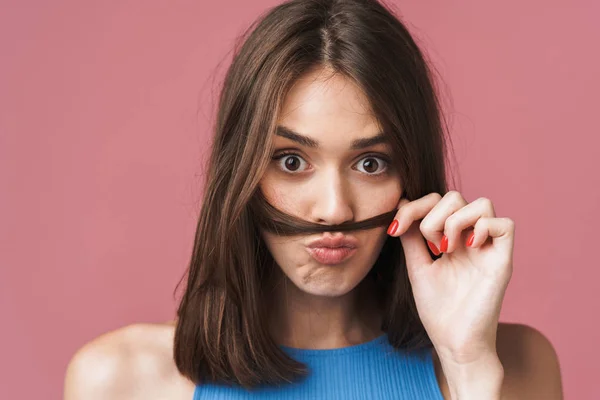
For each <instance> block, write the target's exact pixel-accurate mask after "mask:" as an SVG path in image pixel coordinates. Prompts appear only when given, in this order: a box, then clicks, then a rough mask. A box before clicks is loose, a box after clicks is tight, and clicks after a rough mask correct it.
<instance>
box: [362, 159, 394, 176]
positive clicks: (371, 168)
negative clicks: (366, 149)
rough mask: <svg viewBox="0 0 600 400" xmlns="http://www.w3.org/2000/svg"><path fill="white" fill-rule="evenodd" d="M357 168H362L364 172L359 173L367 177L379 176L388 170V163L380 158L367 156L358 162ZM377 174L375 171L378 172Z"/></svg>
mask: <svg viewBox="0 0 600 400" xmlns="http://www.w3.org/2000/svg"><path fill="white" fill-rule="evenodd" d="M357 165H358V166H359V167H360V166H362V167H363V168H364V171H361V172H363V173H365V174H368V175H380V174H382V173H384V172H385V171H386V170H387V168H388V162H387V161H386V160H384V159H383V158H381V157H375V156H367V157H365V158H363V159H362V160H360V161H359V162H358V164H357ZM379 169H380V171H379V172H377V170H379Z"/></svg>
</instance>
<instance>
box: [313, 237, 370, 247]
mask: <svg viewBox="0 0 600 400" xmlns="http://www.w3.org/2000/svg"><path fill="white" fill-rule="evenodd" d="M357 244H358V242H357V240H356V239H355V238H353V237H352V236H344V235H341V236H331V235H329V236H324V237H321V238H319V239H316V240H313V241H312V242H310V244H309V245H308V246H307V247H308V248H311V249H312V248H315V247H330V248H336V247H350V248H355V247H356V246H357Z"/></svg>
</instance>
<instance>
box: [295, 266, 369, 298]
mask: <svg viewBox="0 0 600 400" xmlns="http://www.w3.org/2000/svg"><path fill="white" fill-rule="evenodd" d="M337 268H343V267H341V266H338V267H336V266H327V267H322V266H321V267H317V268H310V270H309V271H305V273H304V274H298V275H296V276H289V275H288V278H290V280H291V281H292V282H293V283H294V285H295V286H296V287H297V288H298V289H299V290H301V291H302V292H304V293H308V294H311V295H314V296H323V297H340V296H344V295H346V294H348V293H349V292H351V291H352V290H353V289H354V288H356V287H357V286H358V284H359V283H360V282H361V281H362V279H363V278H364V275H366V273H365V274H362V273H357V272H358V271H353V273H349V272H351V271H347V270H343V269H342V270H336V269H337ZM367 272H368V271H367Z"/></svg>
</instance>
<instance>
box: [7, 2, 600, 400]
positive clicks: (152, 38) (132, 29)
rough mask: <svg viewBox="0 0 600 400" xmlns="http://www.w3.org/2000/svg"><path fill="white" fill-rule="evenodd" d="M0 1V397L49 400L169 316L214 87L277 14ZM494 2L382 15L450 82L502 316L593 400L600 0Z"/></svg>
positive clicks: (250, 8) (415, 5) (217, 5)
mask: <svg viewBox="0 0 600 400" xmlns="http://www.w3.org/2000/svg"><path fill="white" fill-rule="evenodd" d="M2 3H3V4H2V7H1V8H2V10H3V11H2V12H1V13H0V43H1V47H0V49H1V51H2V62H0V179H1V181H0V183H1V191H0V268H1V269H0V300H1V301H0V313H1V315H2V321H3V324H2V325H3V327H2V330H1V332H2V333H1V335H2V337H1V340H0V354H1V355H2V356H1V357H0V397H1V398H4V399H34V398H39V399H42V398H44V399H46V398H47V399H58V398H60V397H61V393H62V389H63V377H64V372H65V367H66V365H67V362H68V360H69V359H70V357H71V356H72V355H73V353H74V352H75V350H76V349H77V348H79V347H80V346H81V345H83V344H84V343H85V342H87V341H89V340H90V339H92V338H93V337H95V336H97V335H99V334H101V333H103V332H106V331H108V330H111V329H114V328H117V327H120V326H123V325H127V324H131V323H135V322H162V321H166V320H169V319H171V318H173V316H174V310H175V304H176V303H175V300H174V297H173V290H174V288H175V285H176V283H177V282H178V280H179V278H180V277H181V275H182V273H183V272H184V270H185V267H186V264H187V262H188V259H189V256H190V251H191V246H192V238H193V232H194V227H195V220H196V216H197V210H198V206H199V201H200V195H201V193H202V186H201V184H200V182H201V176H202V170H201V168H200V165H201V161H202V160H203V159H204V157H205V156H206V153H207V142H208V139H209V137H210V135H211V131H210V123H211V121H212V119H213V112H214V108H213V107H214V105H213V102H214V99H215V96H216V90H217V88H218V84H219V82H220V78H221V76H222V73H223V72H224V70H225V68H226V67H227V65H228V62H229V60H230V53H229V51H230V49H231V48H232V46H233V41H234V39H235V37H236V36H237V35H238V34H239V33H241V32H242V30H243V29H245V27H247V26H248V25H249V23H250V22H251V21H252V20H254V18H256V17H257V16H258V15H259V14H260V13H261V12H262V11H264V10H265V9H266V8H267V7H269V6H272V5H275V4H276V3H277V2H275V1H251V2H249V1H246V0H236V1H232V0H229V1H219V2H206V1H181V0H177V1H173V0H172V1H169V2H164V1H139V0H138V1H128V2H122V1H103V2H98V1H87V2H82V1H73V0H72V1H67V0H56V1H53V2H47V1H39V0H38V1H34V0H18V1H17V0H13V1H3V2H2ZM484 3H486V4H484ZM487 3H489V2H481V1H474V0H470V1H460V2H458V1H455V2H448V1H441V0H436V1H433V0H431V1H397V2H396V3H395V5H396V6H397V7H398V9H399V10H400V12H401V13H402V17H403V18H404V20H405V22H406V23H407V24H408V26H409V28H410V29H411V31H412V32H413V33H414V34H415V35H416V36H417V37H418V38H419V41H420V43H422V45H423V46H424V47H425V48H426V49H427V52H428V53H429V54H430V57H431V58H432V59H433V61H434V62H435V63H436V67H437V69H438V70H439V72H440V74H441V75H442V77H443V79H444V82H445V84H446V86H447V91H448V93H447V94H446V102H447V103H451V109H450V111H451V113H450V119H451V122H452V131H453V137H454V146H455V150H456V157H457V160H458V169H457V172H458V173H459V175H460V179H461V181H460V182H461V186H460V187H459V188H458V189H459V190H461V191H462V193H463V194H464V195H465V196H466V198H467V200H469V201H471V200H474V199H475V198H477V197H480V196H485V197H489V198H491V199H492V200H493V201H494V203H495V207H496V211H497V213H498V215H499V216H510V217H511V218H513V219H514V220H515V221H516V247H515V271H514V275H513V279H512V281H511V284H510V286H509V290H508V293H507V295H506V299H505V303H504V308H503V314H502V320H503V321H507V322H520V323H525V324H528V325H531V326H533V327H536V328H537V329H539V330H540V331H542V332H543V333H544V334H545V335H546V336H547V337H548V338H549V339H550V340H551V341H552V343H553V344H554V346H555V348H556V349H557V352H558V354H559V357H560V362H561V366H562V373H563V379H564V387H565V393H566V398H567V399H597V398H600V397H599V396H600V391H599V390H598V388H597V381H596V380H595V378H596V374H597V372H598V368H597V363H598V357H600V351H599V350H598V343H597V340H598V338H600V324H599V322H598V309H597V306H598V298H599V296H598V283H597V281H598V279H599V278H600V273H599V272H598V262H597V255H596V253H597V250H598V236H597V225H598V221H599V216H600V212H599V211H598V206H599V205H600V189H599V185H598V184H599V183H600V179H598V176H597V171H598V169H599V168H598V158H599V155H600V153H599V151H598V148H599V146H600V140H599V136H598V123H597V117H598V110H597V108H598V93H599V92H600V78H599V77H598V71H600V56H599V54H598V51H597V48H598V38H600V24H598V16H599V15H600V5H599V3H598V2H593V1H591V0H590V1H566V0H565V1H562V2H559V1H516V0H509V1H503V2H493V3H492V4H487ZM594 49H596V50H594ZM221 61H223V63H222V64H221V65H218V64H219V62H221Z"/></svg>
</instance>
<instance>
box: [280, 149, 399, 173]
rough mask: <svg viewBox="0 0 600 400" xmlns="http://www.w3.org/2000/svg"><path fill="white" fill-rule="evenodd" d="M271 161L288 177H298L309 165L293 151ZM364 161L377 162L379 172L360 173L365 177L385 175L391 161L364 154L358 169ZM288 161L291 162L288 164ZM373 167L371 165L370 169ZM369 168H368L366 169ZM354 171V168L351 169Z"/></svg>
mask: <svg viewBox="0 0 600 400" xmlns="http://www.w3.org/2000/svg"><path fill="white" fill-rule="evenodd" d="M272 160H273V161H276V164H277V168H278V169H279V170H280V171H281V172H283V173H285V174H289V175H299V174H301V173H303V172H305V168H306V166H307V165H309V164H308V163H307V162H306V160H304V158H302V156H301V155H300V154H298V153H295V152H293V151H283V152H281V153H279V154H276V155H274V156H273V157H272ZM294 160H297V161H296V162H295V163H294V162H293V161H294ZM366 160H375V161H376V162H377V164H376V165H375V166H376V168H377V170H380V171H379V172H373V173H371V172H369V171H366V170H365V171H360V170H359V172H360V173H362V174H364V175H366V176H372V177H379V176H382V175H385V174H386V173H387V172H388V170H389V168H390V165H391V161H390V159H389V157H387V156H384V155H383V154H366V155H365V156H364V157H363V158H361V159H360V160H359V161H358V163H357V164H356V165H358V166H359V167H361V166H362V167H363V168H365V166H364V161H366ZM290 161H292V162H291V163H290ZM372 166H373V165H371V167H372ZM288 167H290V168H292V170H290V169H289V168H288ZM367 168H369V167H367ZM353 169H354V168H353Z"/></svg>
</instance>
